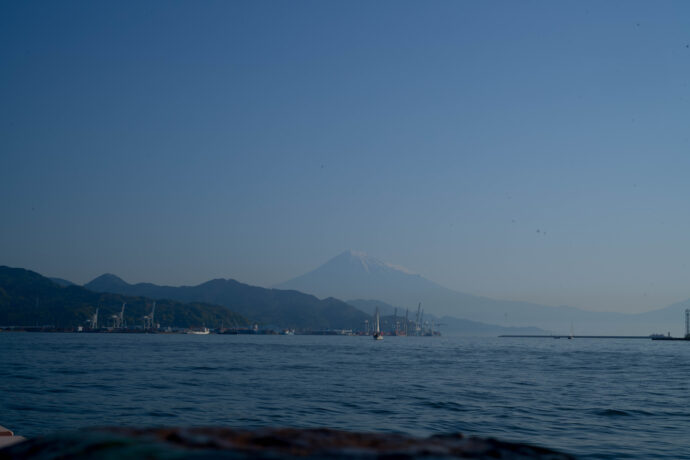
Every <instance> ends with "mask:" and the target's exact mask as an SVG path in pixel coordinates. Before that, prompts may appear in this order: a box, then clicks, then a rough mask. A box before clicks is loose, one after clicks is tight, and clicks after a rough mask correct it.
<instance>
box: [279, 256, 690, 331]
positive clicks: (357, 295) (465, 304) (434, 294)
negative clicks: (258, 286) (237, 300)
mask: <svg viewBox="0 0 690 460" xmlns="http://www.w3.org/2000/svg"><path fill="white" fill-rule="evenodd" d="M276 287H278V288H281V289H297V290H300V291H302V292H308V293H311V294H314V295H316V296H318V297H328V296H334V297H338V298H344V299H372V300H378V301H381V302H385V303H387V304H390V305H397V306H399V307H402V308H409V309H410V310H412V311H416V307H417V304H418V302H421V303H422V307H423V308H424V310H425V311H426V312H427V313H430V314H434V315H437V316H439V317H442V316H449V317H453V318H457V319H464V320H470V321H476V322H481V323H486V324H489V325H498V326H500V327H538V328H541V329H544V330H548V331H553V332H554V333H556V334H565V333H567V332H568V331H569V329H570V324H571V322H572V323H573V324H574V327H575V332H576V334H639V335H647V334H650V333H652V332H655V331H659V330H673V327H676V330H677V329H678V328H677V326H678V325H680V324H682V321H683V318H682V316H680V315H679V313H678V309H679V308H680V307H677V308H675V307H674V308H675V310H674V309H671V310H668V309H662V310H657V311H656V312H650V313H646V314H642V315H633V314H624V313H607V312H593V311H587V310H582V309H579V308H574V307H566V306H559V307H550V306H544V305H538V304H533V303H529V302H519V301H510V300H497V299H491V298H487V297H481V296H475V295H471V294H466V293H462V292H457V291H453V290H451V289H448V288H446V287H443V286H441V285H439V284H436V283H434V282H433V281H430V280H427V279H426V278H424V277H422V276H420V275H418V274H414V273H412V272H410V271H409V270H406V269H404V268H401V267H398V266H396V265H393V264H390V263H387V262H384V261H381V260H379V259H376V258H373V257H370V256H367V255H366V254H364V253H362V252H356V251H345V252H343V253H342V254H339V255H338V256H336V257H334V258H332V259H331V260H329V261H327V262H326V263H324V264H323V265H321V266H320V267H318V268H316V269H314V270H312V271H310V272H308V273H306V274H304V275H301V276H298V277H296V278H293V279H291V280H289V281H286V282H284V283H281V284H278V285H277V286H276ZM686 305H687V304H686ZM668 308H671V307H668ZM681 310H682V308H681Z"/></svg>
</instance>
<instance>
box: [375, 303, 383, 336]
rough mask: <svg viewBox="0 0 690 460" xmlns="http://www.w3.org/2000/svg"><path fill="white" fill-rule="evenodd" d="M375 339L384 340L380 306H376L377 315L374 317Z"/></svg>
mask: <svg viewBox="0 0 690 460" xmlns="http://www.w3.org/2000/svg"><path fill="white" fill-rule="evenodd" d="M374 340H383V334H381V318H380V315H379V307H376V315H375V319H374Z"/></svg>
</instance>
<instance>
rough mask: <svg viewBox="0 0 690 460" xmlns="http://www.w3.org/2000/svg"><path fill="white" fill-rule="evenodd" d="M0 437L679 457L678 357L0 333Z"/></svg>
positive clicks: (505, 342)
mask: <svg viewBox="0 0 690 460" xmlns="http://www.w3.org/2000/svg"><path fill="white" fill-rule="evenodd" d="M0 348H1V349H2V355H1V356H2V358H1V359H2V367H1V368H0V425H4V426H7V427H8V428H11V429H13V430H14V431H15V432H17V433H18V434H21V435H25V436H34V435H38V434H42V433H47V432H52V431H55V430H66V429H73V428H79V427H85V426H93V425H146V426H151V425H226V426H232V427H260V426H299V427H316V426H328V427H333V428H342V429H348V430H369V431H395V432H404V433H409V434H414V435H429V434H433V433H438V432H449V431H462V432H464V433H467V434H477V435H482V436H494V437H497V438H500V439H503V440H513V441H527V442H530V443H534V444H538V445H543V446H546V447H551V448H555V449H559V450H563V451H566V452H569V453H573V454H575V455H577V456H579V457H583V458H640V459H642V458H650V457H655V458H690V448H689V447H690V404H689V403H690V391H689V390H690V388H689V387H690V384H689V379H690V343H685V342H652V341H647V340H587V339H575V340H565V339H561V340H553V339H499V338H495V339H494V338H491V339H480V338H476V339H460V338H458V339H454V338H425V337H420V338H413V337H410V338H403V337H399V338H396V337H386V339H385V340H383V341H378V342H377V341H374V340H372V339H371V338H369V337H320V336H219V335H210V336H192V335H143V334H142V335H135V334H131V335H128V334H51V333H43V334H41V333H1V334H0Z"/></svg>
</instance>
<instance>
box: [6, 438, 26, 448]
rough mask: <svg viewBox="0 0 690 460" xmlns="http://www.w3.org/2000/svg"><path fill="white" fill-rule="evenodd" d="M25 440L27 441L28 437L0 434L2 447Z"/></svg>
mask: <svg viewBox="0 0 690 460" xmlns="http://www.w3.org/2000/svg"><path fill="white" fill-rule="evenodd" d="M23 441H26V438H25V437H23V436H0V449H3V448H5V447H9V446H11V445H13V444H17V443H19V442H23Z"/></svg>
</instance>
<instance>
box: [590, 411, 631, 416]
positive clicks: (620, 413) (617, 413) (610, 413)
mask: <svg viewBox="0 0 690 460" xmlns="http://www.w3.org/2000/svg"><path fill="white" fill-rule="evenodd" d="M596 414H597V415H601V416H602V417H628V416H630V415H632V414H631V413H630V412H626V411H624V410H618V409H604V410H600V411H597V412H596Z"/></svg>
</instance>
